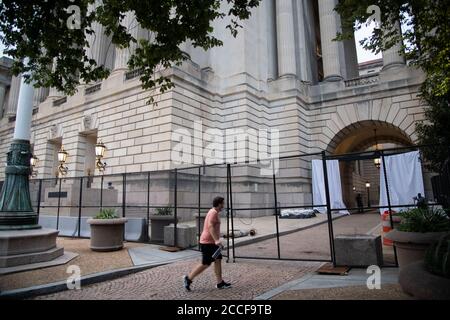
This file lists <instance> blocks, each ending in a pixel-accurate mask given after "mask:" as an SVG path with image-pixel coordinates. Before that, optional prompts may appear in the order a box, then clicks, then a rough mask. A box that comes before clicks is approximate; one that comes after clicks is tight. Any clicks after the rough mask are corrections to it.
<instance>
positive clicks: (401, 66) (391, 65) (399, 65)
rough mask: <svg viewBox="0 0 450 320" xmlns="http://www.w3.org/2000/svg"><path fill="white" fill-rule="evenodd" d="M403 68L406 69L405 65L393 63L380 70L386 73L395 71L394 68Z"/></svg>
mask: <svg viewBox="0 0 450 320" xmlns="http://www.w3.org/2000/svg"><path fill="white" fill-rule="evenodd" d="M404 67H406V64H405V63H403V62H393V63H389V64H387V65H385V66H383V68H381V71H386V70H390V69H395V68H404Z"/></svg>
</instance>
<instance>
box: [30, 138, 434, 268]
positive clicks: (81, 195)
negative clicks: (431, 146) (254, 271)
mask: <svg viewBox="0 0 450 320" xmlns="http://www.w3.org/2000/svg"><path fill="white" fill-rule="evenodd" d="M411 150H420V147H418V146H414V147H405V148H394V149H386V150H379V151H367V152H357V153H347V154H340V155H331V154H327V153H326V152H325V151H322V152H317V153H310V154H301V155H293V156H286V157H280V158H278V159H272V160H270V161H269V163H268V162H267V161H266V162H264V161H255V162H252V163H250V162H247V163H228V164H212V165H201V166H194V167H188V168H175V169H170V170H161V171H151V172H139V173H123V174H113V175H101V176H85V177H75V178H70V177H62V178H53V179H32V180H31V181H30V192H31V195H32V201H33V205H34V207H35V210H36V212H37V213H38V214H39V215H40V217H41V221H43V220H44V218H45V219H49V220H51V221H54V220H55V224H54V225H53V226H52V227H54V228H56V229H58V230H60V231H61V233H62V234H63V235H66V236H71V237H78V238H86V237H89V232H88V230H89V228H88V226H87V224H86V220H87V218H89V217H92V216H95V214H96V213H97V212H98V211H99V210H100V209H102V208H114V209H116V211H117V212H118V213H119V215H120V216H122V217H127V218H129V220H131V221H132V223H129V224H130V228H128V229H127V230H128V231H129V232H128V231H127V232H126V233H125V239H126V240H128V241H139V242H148V243H164V239H161V238H159V239H157V238H155V237H156V233H155V234H152V232H151V228H150V227H151V220H152V219H153V218H154V216H153V214H155V212H156V210H157V209H158V208H166V207H167V208H170V209H171V210H172V213H173V219H171V220H170V219H169V221H168V222H169V223H173V227H174V229H173V230H174V233H173V240H172V242H171V245H173V246H178V241H179V239H178V236H177V233H178V232H180V231H179V228H178V226H179V225H180V224H188V225H191V226H193V225H195V228H196V233H197V238H196V239H197V240H196V241H197V243H196V244H195V245H196V248H199V243H198V239H199V235H200V233H201V231H202V230H201V228H202V221H203V218H204V215H205V214H206V212H207V211H208V210H209V209H210V208H211V205H212V199H213V198H214V196H217V195H222V196H223V197H224V198H225V204H226V205H225V208H224V212H225V213H226V225H227V227H226V233H225V236H226V243H227V245H226V250H225V251H226V253H225V254H224V255H225V256H226V257H227V261H229V260H230V259H232V260H233V261H235V260H236V259H238V258H243V259H244V258H245V259H275V260H295V261H322V262H332V263H334V264H335V263H336V254H335V247H334V240H335V230H334V229H335V225H334V221H333V220H334V215H335V214H336V213H337V212H339V211H342V210H349V211H351V212H357V211H358V210H361V207H352V206H347V208H335V207H333V206H332V204H331V201H330V188H329V181H328V173H327V160H338V161H339V162H340V163H346V162H352V161H368V160H369V161H372V160H373V159H375V158H381V160H382V161H383V160H384V158H385V157H386V156H390V155H394V154H398V153H403V152H407V151H411ZM312 160H321V161H322V167H323V172H324V175H323V176H324V181H323V184H324V188H325V196H326V203H319V204H318V203H314V199H313V198H312V194H313V192H312V189H311V188H312V187H311V162H312ZM383 163H384V161H383ZM277 166H278V168H277V169H276V170H275V169H273V168H275V167H277ZM268 168H269V169H268ZM270 168H272V170H273V172H272V173H271V174H268V173H267V170H270ZM263 169H264V170H265V174H260V172H261V170H263ZM424 171H426V170H424ZM381 174H382V175H383V176H384V181H385V183H386V186H387V188H386V189H387V200H388V205H387V207H388V210H389V212H392V210H394V209H395V208H400V207H411V206H414V205H411V204H399V205H393V204H392V203H391V199H390V192H389V177H388V176H387V171H386V167H385V166H384V170H383V172H381ZM427 174H428V173H427ZM430 177H431V175H430ZM429 192H431V191H429ZM427 196H428V198H430V199H434V197H432V196H430V195H428V194H427ZM367 200H368V201H367V205H366V206H364V207H363V208H362V209H363V210H365V211H367V210H379V209H380V208H381V207H380V206H377V205H371V203H370V201H369V199H367ZM437 204H439V202H437V203H433V205H437ZM313 208H315V209H320V208H324V209H325V211H326V213H325V215H321V219H322V220H321V223H322V225H321V226H322V227H323V228H324V230H325V231H324V232H322V235H323V236H321V237H320V239H319V240H318V241H316V242H320V250H318V252H309V251H308V246H310V243H309V242H308V241H312V240H311V238H314V234H312V233H311V232H312V231H311V229H310V228H308V225H306V226H303V225H302V224H301V222H299V221H294V220H292V221H288V222H286V220H283V219H282V217H281V212H282V210H289V209H304V210H307V209H313ZM271 217H272V218H271ZM336 217H337V216H336ZM258 219H260V220H261V221H262V220H263V219H265V220H264V221H266V222H265V224H261V228H263V229H264V228H273V229H272V230H268V231H267V230H264V234H262V235H257V236H256V237H255V238H254V239H251V240H252V241H247V240H246V239H239V238H237V237H236V236H235V232H236V228H237V227H238V226H237V225H241V226H242V225H245V226H249V227H253V226H254V225H256V222H255V221H256V220H258ZM271 219H273V220H272V222H271ZM280 221H282V223H281V222H280ZM296 223H297V224H298V226H296V225H295V224H296ZM390 223H391V227H393V226H394V222H393V220H392V216H390ZM73 224H75V228H74V227H73ZM258 231H259V230H256V232H257V233H258ZM67 232H68V233H67ZM300 233H304V234H306V235H309V236H307V237H306V240H307V241H306V242H305V243H301V242H299V243H295V241H294V240H295V236H296V235H298V234H300ZM258 236H260V237H259V238H258ZM290 237H291V238H292V239H294V240H292V239H291V238H290ZM290 239H291V240H290ZM302 246H303V247H302ZM319 251H320V252H319ZM394 254H395V265H397V257H396V251H395V248H394Z"/></svg>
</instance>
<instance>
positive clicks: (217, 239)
mask: <svg viewBox="0 0 450 320" xmlns="http://www.w3.org/2000/svg"><path fill="white" fill-rule="evenodd" d="M208 230H209V233H210V234H211V237H212V238H213V239H214V242H215V243H217V242H220V234H216V230H215V228H214V224H213V223H212V222H209V225H208Z"/></svg>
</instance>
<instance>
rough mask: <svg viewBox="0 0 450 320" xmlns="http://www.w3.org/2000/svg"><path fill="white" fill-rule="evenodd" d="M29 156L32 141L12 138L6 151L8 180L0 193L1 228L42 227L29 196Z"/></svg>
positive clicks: (24, 228)
mask: <svg viewBox="0 0 450 320" xmlns="http://www.w3.org/2000/svg"><path fill="white" fill-rule="evenodd" d="M30 158H31V147H30V142H29V141H27V140H13V142H12V143H11V149H10V151H9V152H8V154H7V166H6V169H5V174H6V177H5V183H4V184H3V187H2V190H1V193H0V230H26V229H39V228H40V226H39V225H38V215H37V214H36V213H34V212H33V207H32V204H31V199H30V185H29V176H30V172H31V168H30Z"/></svg>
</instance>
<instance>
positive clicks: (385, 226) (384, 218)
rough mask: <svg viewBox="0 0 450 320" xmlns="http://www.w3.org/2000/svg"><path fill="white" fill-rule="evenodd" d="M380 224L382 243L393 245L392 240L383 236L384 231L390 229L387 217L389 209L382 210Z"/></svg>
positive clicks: (389, 220) (389, 221)
mask: <svg viewBox="0 0 450 320" xmlns="http://www.w3.org/2000/svg"><path fill="white" fill-rule="evenodd" d="M381 226H382V238H383V244H384V245H385V246H392V245H394V242H393V241H392V240H389V239H387V238H386V237H385V235H386V233H388V232H389V231H391V230H392V227H391V219H390V218H389V211H385V212H383V214H382V215H381Z"/></svg>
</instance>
